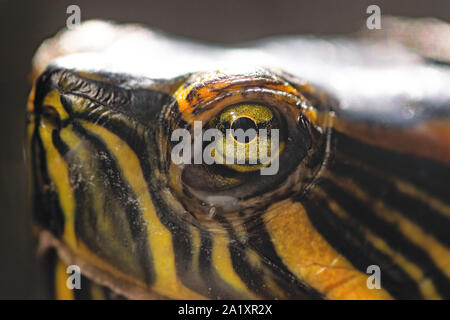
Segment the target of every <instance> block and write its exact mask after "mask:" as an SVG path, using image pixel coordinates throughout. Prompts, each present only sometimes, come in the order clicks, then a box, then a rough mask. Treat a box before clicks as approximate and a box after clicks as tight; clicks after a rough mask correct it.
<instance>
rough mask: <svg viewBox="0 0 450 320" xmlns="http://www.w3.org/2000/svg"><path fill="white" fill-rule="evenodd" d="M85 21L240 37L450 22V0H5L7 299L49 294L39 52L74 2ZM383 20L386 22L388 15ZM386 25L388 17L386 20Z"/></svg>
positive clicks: (1, 269)
mask: <svg viewBox="0 0 450 320" xmlns="http://www.w3.org/2000/svg"><path fill="white" fill-rule="evenodd" d="M70 4H77V5H79V6H80V8H81V20H82V21H85V20H88V19H93V18H102V19H110V20H115V21H119V22H140V23H144V24H146V25H148V26H151V27H156V28H159V29H162V30H164V31H167V32H170V33H173V34H178V35H184V36H189V37H193V38H196V39H201V40H205V41H214V42H222V43H233V42H239V41H244V40H252V39H255V38H261V37H264V36H268V35H278V34H301V33H314V34H327V35H333V34H345V33H351V32H355V31H357V30H358V29H360V27H361V26H364V25H365V21H366V18H367V17H368V15H367V14H366V8H367V7H368V5H370V4H377V5H379V6H380V8H381V13H382V17H383V15H387V14H389V15H397V16H409V17H430V16H431V17H437V18H440V19H443V20H445V21H447V22H449V21H450V1H448V0H440V1H426V0H422V1H406V0H402V1H400V0H396V1H389V2H388V1H365V0H352V1H323V0H313V1H299V0H297V1H275V0H269V1H263V0H251V1H245V0H241V1H236V0H225V1H223V0H222V1H213V0H199V1H197V0H183V1H167V0H166V1H163V0H158V1H138V0H135V1H132V0H127V1H120V2H119V1H106V0H101V1H92V0H90V1H65V0H63V1H61V0H53V1H51V0H39V1H31V0H30V1H24V0H20V1H18V0H11V1H6V0H0V34H1V37H0V41H1V51H0V58H1V59H0V65H1V71H0V105H1V113H0V161H1V162H0V170H1V173H0V179H1V180H0V299H40V298H46V295H45V292H44V290H43V280H42V275H41V272H40V271H39V269H38V268H37V264H36V261H35V259H34V244H33V239H32V236H31V232H30V219H29V212H28V209H27V206H28V204H27V201H26V199H27V198H26V190H27V188H26V172H25V166H24V155H23V143H24V136H25V125H24V124H25V121H24V120H25V105H26V100H27V95H28V91H29V90H30V84H29V83H28V81H27V75H28V72H29V71H30V62H31V58H32V56H33V54H34V52H35V50H36V49H37V47H38V46H39V44H40V43H41V42H42V41H43V40H44V39H46V38H48V37H50V36H52V35H53V34H54V33H55V32H56V31H58V30H60V29H62V28H64V27H65V24H66V19H67V14H66V8H67V6H69V5H70ZM382 21H383V20H382ZM382 23H383V22H382Z"/></svg>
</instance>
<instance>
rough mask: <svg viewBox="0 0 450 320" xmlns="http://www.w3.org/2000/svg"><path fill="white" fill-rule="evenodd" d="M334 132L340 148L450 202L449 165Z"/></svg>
mask: <svg viewBox="0 0 450 320" xmlns="http://www.w3.org/2000/svg"><path fill="white" fill-rule="evenodd" d="M334 136H335V140H336V143H337V146H336V149H337V151H339V152H342V153H344V154H346V155H347V156H349V157H350V158H353V159H357V160H359V161H361V162H362V163H363V164H367V165H370V166H373V167H375V168H377V169H379V170H381V171H382V172H387V173H390V174H393V175H394V176H398V177H401V178H403V179H405V180H407V181H410V182H412V183H414V184H416V185H417V186H418V187H420V188H422V189H424V190H425V191H426V192H428V193H430V194H432V195H434V196H436V197H438V198H439V199H440V200H441V201H442V202H444V203H447V204H448V203H450V202H449V201H450V188H449V187H448V181H450V169H449V168H448V167H447V166H445V165H443V164H441V163H439V162H436V161H433V160H429V159H425V158H420V157H417V156H412V155H405V154H400V153H395V152H392V151H389V150H386V149H382V148H377V147H374V146H370V145H368V144H365V143H363V142H361V141H358V140H355V139H353V138H351V137H349V136H347V135H345V134H342V133H340V132H338V131H335V132H334Z"/></svg>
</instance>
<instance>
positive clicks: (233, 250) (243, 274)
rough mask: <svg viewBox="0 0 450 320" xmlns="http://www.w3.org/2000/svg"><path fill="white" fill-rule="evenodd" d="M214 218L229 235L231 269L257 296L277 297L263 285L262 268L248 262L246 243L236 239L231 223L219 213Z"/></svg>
mask: <svg viewBox="0 0 450 320" xmlns="http://www.w3.org/2000/svg"><path fill="white" fill-rule="evenodd" d="M214 218H215V219H216V220H217V221H218V222H219V223H220V224H221V225H222V226H223V228H224V229H225V230H226V231H227V232H228V235H229V237H230V241H229V244H228V250H229V251H230V257H231V262H232V264H233V269H234V270H235V271H236V274H237V275H238V276H239V278H241V280H242V281H243V282H244V283H245V285H246V286H247V288H249V289H250V290H251V291H253V292H254V293H256V294H257V295H258V296H260V297H263V298H265V299H275V298H277V297H276V296H274V294H273V293H272V292H270V290H268V289H267V286H265V283H264V272H263V270H261V269H255V268H253V267H252V265H251V264H250V263H249V262H248V259H247V253H246V244H244V243H242V242H241V241H240V240H239V239H238V237H237V236H236V234H235V232H234V230H233V228H232V226H231V224H230V223H229V222H228V221H227V220H226V219H225V218H224V217H222V216H220V215H217V216H215V217H214ZM278 298H279V297H278Z"/></svg>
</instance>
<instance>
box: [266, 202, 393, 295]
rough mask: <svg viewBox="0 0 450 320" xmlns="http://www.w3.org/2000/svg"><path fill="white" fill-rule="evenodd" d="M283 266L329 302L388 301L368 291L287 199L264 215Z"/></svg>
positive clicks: (380, 292)
mask: <svg viewBox="0 0 450 320" xmlns="http://www.w3.org/2000/svg"><path fill="white" fill-rule="evenodd" d="M264 221H265V223H266V228H267V231H268V233H269V235H270V237H271V239H272V242H273V244H274V247H275V250H276V252H277V253H278V255H279V256H280V258H281V259H282V261H283V263H284V264H285V265H286V266H287V267H288V268H289V269H290V270H291V272H292V273H293V274H295V275H296V276H297V277H298V278H299V279H300V280H301V281H303V282H305V283H307V284H309V285H310V286H311V287H313V288H315V289H316V290H318V291H319V292H321V293H323V294H324V295H325V297H327V298H329V299H391V296H390V295H389V293H388V292H387V291H385V290H384V289H380V290H377V289H373V290H371V289H369V288H367V278H368V275H367V274H364V273H361V272H360V271H358V270H357V269H355V268H354V267H353V266H352V264H351V263H350V262H349V261H347V260H346V259H345V258H344V257H343V256H341V255H340V254H339V253H338V252H336V251H335V250H334V249H333V248H332V247H331V246H330V245H329V244H328V242H327V241H326V240H325V239H324V238H323V237H322V235H321V234H320V233H319V232H318V231H317V230H316V229H315V228H314V227H313V225H312V224H311V222H310V220H309V218H308V215H307V214H306V211H305V209H304V208H303V206H302V205H301V204H300V203H297V202H292V200H290V199H287V200H284V201H281V202H278V203H276V204H273V205H272V206H270V207H269V208H268V210H267V212H266V214H265V215H264Z"/></svg>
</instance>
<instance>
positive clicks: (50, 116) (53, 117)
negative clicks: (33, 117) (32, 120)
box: [40, 106, 60, 127]
mask: <svg viewBox="0 0 450 320" xmlns="http://www.w3.org/2000/svg"><path fill="white" fill-rule="evenodd" d="M40 111H41V117H42V119H43V121H45V122H46V123H48V124H50V125H52V126H55V127H59V126H60V117H59V113H58V111H56V109H55V108H53V107H52V106H42V108H40Z"/></svg>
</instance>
